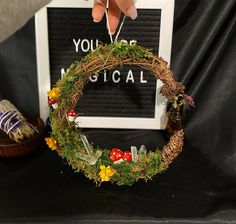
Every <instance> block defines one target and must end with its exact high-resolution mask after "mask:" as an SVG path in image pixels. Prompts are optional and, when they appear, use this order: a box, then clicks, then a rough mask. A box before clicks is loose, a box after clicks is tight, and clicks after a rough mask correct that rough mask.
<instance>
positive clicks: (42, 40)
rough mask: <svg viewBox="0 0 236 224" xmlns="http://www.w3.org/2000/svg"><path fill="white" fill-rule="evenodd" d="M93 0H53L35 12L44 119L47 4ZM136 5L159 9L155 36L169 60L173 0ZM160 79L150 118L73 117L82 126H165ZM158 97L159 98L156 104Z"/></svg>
mask: <svg viewBox="0 0 236 224" xmlns="http://www.w3.org/2000/svg"><path fill="white" fill-rule="evenodd" d="M92 5H93V0H53V1H52V2H51V3H50V4H48V5H47V6H45V7H44V8H42V9H41V10H39V11H38V12H37V13H36V15H35V30H36V31H35V32H36V50H37V73H38V76H37V77H38V92H39V108H40V116H41V118H42V119H43V120H46V118H47V117H48V113H49V107H48V98H47V92H48V91H49V90H50V89H51V81H50V64H49V63H50V61H49V46H48V44H49V41H48V23H47V8H53V7H54V8H91V7H92ZM136 7H137V8H138V9H139V8H140V9H161V24H160V37H159V55H158V56H160V57H162V58H164V59H165V60H166V61H167V62H168V64H170V58H171V44H172V32H173V18H174V0H161V1H157V0H138V1H136ZM161 85H162V84H161V81H159V80H157V91H156V101H158V102H159V103H158V104H157V102H156V104H155V116H154V118H124V117H86V116H81V117H79V118H78V119H77V121H78V122H79V126H80V127H82V128H85V127H86V128H130V129H165V127H166V123H167V118H166V100H165V98H164V97H163V99H160V97H162V96H161V95H160V94H159V91H160V88H161ZM160 100H161V101H162V102H163V103H161V104H160Z"/></svg>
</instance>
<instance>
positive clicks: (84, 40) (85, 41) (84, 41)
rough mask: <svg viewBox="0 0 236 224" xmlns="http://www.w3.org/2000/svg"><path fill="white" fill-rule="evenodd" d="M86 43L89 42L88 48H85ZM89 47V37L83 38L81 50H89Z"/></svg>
mask: <svg viewBox="0 0 236 224" xmlns="http://www.w3.org/2000/svg"><path fill="white" fill-rule="evenodd" d="M84 43H86V44H87V48H85V46H86V45H85V46H84ZM89 49H90V43H89V40H87V39H83V40H82V42H81V50H82V51H83V52H88V51H89Z"/></svg>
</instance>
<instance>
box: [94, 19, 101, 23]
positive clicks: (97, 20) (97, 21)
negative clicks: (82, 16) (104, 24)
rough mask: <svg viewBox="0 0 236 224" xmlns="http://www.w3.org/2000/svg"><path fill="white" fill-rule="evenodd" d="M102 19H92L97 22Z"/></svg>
mask: <svg viewBox="0 0 236 224" xmlns="http://www.w3.org/2000/svg"><path fill="white" fill-rule="evenodd" d="M101 20H102V19H93V22H95V23H99V22H100V21H101Z"/></svg>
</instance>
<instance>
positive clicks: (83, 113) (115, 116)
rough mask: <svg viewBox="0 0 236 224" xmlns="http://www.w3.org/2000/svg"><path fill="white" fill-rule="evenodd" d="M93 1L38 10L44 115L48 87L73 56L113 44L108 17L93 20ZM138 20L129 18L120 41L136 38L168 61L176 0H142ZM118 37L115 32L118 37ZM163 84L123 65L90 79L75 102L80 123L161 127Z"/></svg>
mask: <svg viewBox="0 0 236 224" xmlns="http://www.w3.org/2000/svg"><path fill="white" fill-rule="evenodd" d="M92 5H93V1H92V0H88V1H84V0H73V1H72V0H54V1H52V3H50V4H49V5H47V6H46V7H45V8H43V9H42V10H40V11H39V12H38V13H37V14H36V43H37V64H38V86H39V97H40V114H41V117H43V118H44V119H45V118H46V117H47V114H48V106H47V95H46V93H47V91H49V90H50V89H51V88H52V87H53V86H54V84H55V83H56V81H57V80H58V79H59V78H60V77H61V70H62V69H64V70H66V69H67V68H68V67H69V66H70V64H71V63H73V62H74V61H75V60H80V59H81V58H82V57H83V56H85V55H86V54H87V53H88V52H89V51H91V50H94V49H95V48H96V46H98V44H99V43H100V42H102V43H110V37H109V35H108V32H107V29H106V18H105V17H104V18H103V20H102V21H101V22H100V23H94V22H93V20H92V17H91V8H92ZM136 6H137V8H138V18H137V19H136V20H134V21H133V20H131V19H130V18H128V17H127V18H126V19H125V21H124V24H123V27H122V29H121V32H120V35H119V38H118V40H121V39H125V40H126V41H128V43H130V42H132V40H136V41H137V43H138V44H139V45H141V46H143V47H146V48H151V49H152V51H153V53H155V54H156V55H159V56H161V57H163V58H165V59H166V60H167V61H168V62H170V52H171V39H172V26H173V9H174V1H172V0H168V1H167V0H164V1H161V2H160V1H156V0H153V1H152V0H149V1H148V2H147V1H144V0H139V1H137V3H136ZM114 37H115V35H114ZM160 88H161V82H160V81H159V80H157V81H156V80H155V78H154V76H153V75H151V74H149V73H148V72H147V71H146V70H144V69H141V68H139V67H136V66H128V65H127V66H122V67H117V68H115V69H113V70H112V71H104V72H102V73H101V74H100V75H99V77H98V78H97V77H91V78H90V81H89V83H88V84H87V85H86V86H85V89H84V94H83V98H82V99H81V100H80V101H79V103H78V105H77V108H76V109H77V111H79V114H80V115H79V118H78V119H77V121H78V122H79V125H80V127H94V128H139V129H163V128H165V126H166V100H165V98H164V97H162V96H161V95H160V94H159V91H160Z"/></svg>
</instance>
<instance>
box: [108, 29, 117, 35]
mask: <svg viewBox="0 0 236 224" xmlns="http://www.w3.org/2000/svg"><path fill="white" fill-rule="evenodd" d="M115 32H116V31H111V32H109V30H108V34H109V35H110V34H111V35H114V34H115Z"/></svg>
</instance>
